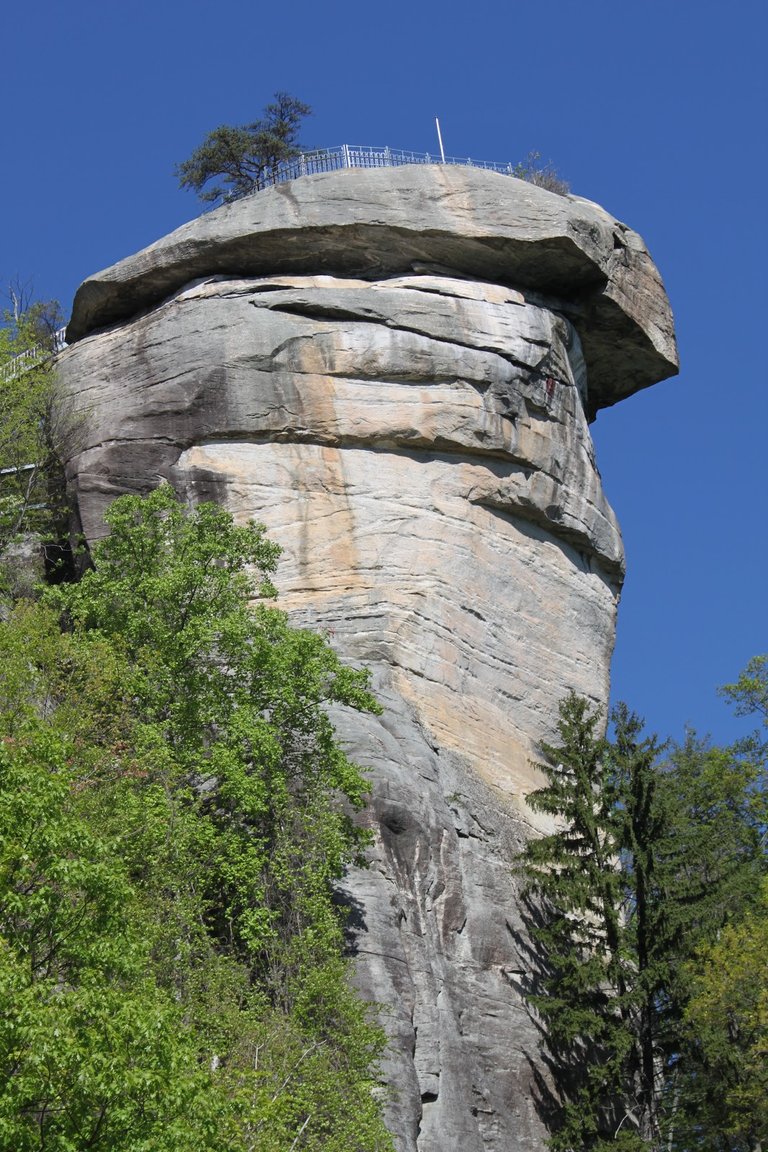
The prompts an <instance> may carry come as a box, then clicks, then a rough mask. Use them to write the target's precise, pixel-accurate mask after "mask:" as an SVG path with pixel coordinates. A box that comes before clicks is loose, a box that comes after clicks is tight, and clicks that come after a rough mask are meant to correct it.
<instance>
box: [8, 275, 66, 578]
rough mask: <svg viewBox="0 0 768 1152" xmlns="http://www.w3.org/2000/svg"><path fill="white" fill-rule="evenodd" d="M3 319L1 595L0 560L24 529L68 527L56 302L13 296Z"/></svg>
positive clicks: (48, 535)
mask: <svg viewBox="0 0 768 1152" xmlns="http://www.w3.org/2000/svg"><path fill="white" fill-rule="evenodd" d="M14 305H15V307H14V310H13V311H12V312H9V313H6V316H5V323H4V324H3V325H2V326H0V401H2V412H3V418H2V422H1V423H0V594H2V593H3V592H5V593H6V595H7V593H8V591H9V590H10V589H11V587H12V580H11V579H10V574H9V572H8V571H7V569H6V568H5V567H4V566H3V564H2V560H3V557H4V556H5V555H6V553H7V551H8V548H9V546H10V545H11V544H12V543H13V542H14V541H16V540H18V539H19V537H20V536H22V535H23V534H24V533H29V532H33V533H36V534H39V535H40V536H41V537H42V538H43V540H48V539H52V538H53V537H57V536H59V535H60V533H61V532H62V531H63V529H64V519H65V514H66V508H65V503H66V501H65V483H64V469H63V464H62V462H61V459H60V456H59V453H58V450H57V447H56V442H57V440H58V439H60V437H59V433H60V431H61V428H60V425H61V420H60V419H59V418H57V417H56V414H55V406H54V403H53V401H54V391H55V376H54V368H53V362H54V353H55V347H56V345H55V342H56V331H57V329H58V327H60V325H61V313H60V309H59V306H58V304H57V303H56V302H55V301H49V302H47V303H42V302H39V303H29V302H27V301H26V300H25V299H24V298H21V297H19V296H14Z"/></svg>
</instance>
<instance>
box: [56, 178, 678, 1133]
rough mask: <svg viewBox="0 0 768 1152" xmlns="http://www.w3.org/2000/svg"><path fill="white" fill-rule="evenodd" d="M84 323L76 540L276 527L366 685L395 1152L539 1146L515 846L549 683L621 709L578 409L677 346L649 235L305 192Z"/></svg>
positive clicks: (322, 620)
mask: <svg viewBox="0 0 768 1152" xmlns="http://www.w3.org/2000/svg"><path fill="white" fill-rule="evenodd" d="M69 336H70V339H71V340H73V343H72V345H71V347H70V348H68V349H67V351H66V352H65V353H64V354H63V356H62V357H61V360H60V375H61V381H62V386H63V388H64V391H65V394H66V395H67V397H68V400H67V404H68V406H69V408H70V409H71V412H72V413H73V416H74V418H73V419H71V420H70V422H69V426H70V428H71V429H72V430H73V431H72V433H71V435H70V440H69V443H68V445H67V446H66V454H67V457H68V473H69V478H70V484H71V488H72V493H73V498H74V502H75V504H76V507H77V509H78V514H79V518H80V523H81V525H82V528H83V530H84V532H85V535H86V537H87V538H88V539H89V540H95V539H97V538H98V537H99V536H100V535H101V534H102V533H103V531H104V525H103V513H104V510H105V508H106V506H107V505H108V503H109V502H110V501H111V500H112V499H113V498H114V497H115V496H116V495H118V494H120V493H122V492H126V491H141V492H143V491H146V490H148V489H150V488H152V487H153V486H155V485H156V484H157V483H158V482H159V481H161V480H169V481H170V482H171V483H172V484H173V485H174V486H175V488H176V489H177V491H178V492H179V493H180V494H181V495H182V496H183V497H184V498H185V499H186V500H188V501H190V502H193V503H194V502H198V501H202V500H206V499H213V500H216V501H218V502H220V503H222V504H224V505H225V506H226V507H228V508H229V509H231V511H232V512H233V513H234V514H235V516H236V517H237V518H238V519H240V520H245V519H248V518H255V519H257V520H260V521H262V522H264V523H265V524H266V525H267V527H268V529H269V534H270V536H271V537H272V538H273V539H274V540H275V541H277V543H279V544H280V545H281V546H282V548H283V549H284V553H283V558H282V562H281V565H280V569H279V573H278V585H279V588H280V602H281V604H282V606H283V607H284V608H286V609H287V610H288V611H289V613H290V614H291V616H292V619H293V621H294V622H295V623H296V624H298V625H300V626H304V627H309V628H316V629H321V630H323V631H324V632H326V633H327V634H328V636H329V638H330V640H331V642H332V643H333V644H334V646H335V647H336V648H337V649H338V650H339V651H340V652H341V653H342V655H343V656H344V657H345V658H346V659H348V660H350V661H352V662H354V663H355V664H364V665H366V666H368V667H369V668H371V669H372V671H373V677H374V686H375V690H376V692H377V694H378V697H379V699H380V701H381V702H382V704H383V705H384V714H383V715H382V716H381V717H370V716H359V715H357V714H354V713H348V712H346V711H344V710H338V711H337V712H336V713H335V715H334V720H335V722H336V725H337V730H338V732H339V734H340V737H341V738H342V740H343V741H344V742H345V745H346V746H347V747H348V748H349V749H350V751H351V752H352V754H353V756H354V757H355V758H356V759H357V760H358V761H359V762H360V763H362V764H363V765H365V766H366V768H367V769H369V771H370V773H371V783H372V797H371V803H370V806H369V808H368V810H367V812H366V813H365V815H364V819H365V820H367V821H368V823H369V825H370V827H371V829H372V831H373V834H374V848H373V850H372V852H371V863H370V867H369V868H368V869H367V870H364V871H355V872H351V873H350V874H349V875H348V877H347V878H346V881H345V885H344V892H343V898H344V899H345V900H346V902H347V904H348V906H349V909H350V921H349V924H350V948H351V950H352V951H353V953H354V955H355V957H356V973H357V976H356V978H357V980H358V982H359V985H360V987H361V989H362V991H363V992H364V994H365V995H366V996H368V997H369V998H370V999H372V1000H375V1001H376V1002H378V1003H380V1004H382V1005H383V1006H384V1007H383V1022H384V1023H385V1025H386V1027H387V1029H388V1031H389V1034H390V1036H391V1046H390V1049H389V1052H388V1055H387V1059H386V1064H385V1072H386V1079H387V1083H388V1086H389V1087H390V1088H391V1089H392V1090H393V1092H394V1099H393V1103H392V1105H391V1107H390V1124H391V1127H392V1130H393V1132H394V1133H395V1135H396V1139H397V1146H398V1150H399V1152H438V1150H442V1149H446V1148H457V1149H459V1148H460V1149H462V1152H492V1150H493V1152H501V1150H504V1152H518V1150H520V1152H522V1150H523V1149H525V1150H533V1149H536V1150H539V1149H543V1148H544V1142H545V1139H546V1101H545V1100H544V1099H542V1097H541V1093H542V1091H544V1092H545V1090H544V1089H543V1087H542V1084H543V1081H542V1071H543V1069H544V1062H543V1058H542V1052H541V1048H540V1034H539V1030H538V1028H537V1026H536V1023H535V1021H534V1020H533V1019H532V1018H531V1015H530V1013H529V1011H528V1009H527V1006H526V1002H525V999H524V996H523V994H522V989H523V988H524V985H525V981H526V977H527V975H528V974H529V973H530V969H531V963H532V958H531V952H530V947H529V944H528V943H527V941H526V938H525V932H524V927H523V924H522V919H521V910H520V905H519V893H518V890H517V881H516V879H515V877H514V874H513V868H512V863H513V860H514V856H515V853H516V851H518V849H519V847H520V846H521V845H522V843H523V842H524V841H525V839H526V837H528V836H530V835H531V834H535V830H536V829H535V821H534V819H533V817H532V814H531V811H530V810H529V809H528V808H527V806H526V804H525V796H526V794H527V792H529V791H530V790H531V788H533V787H535V786H536V784H537V782H538V780H539V777H538V774H537V770H536V768H535V767H533V766H532V765H533V763H534V762H535V759H536V749H537V746H538V744H539V742H540V741H541V740H542V739H549V738H551V737H552V736H553V734H554V726H555V724H556V721H557V710H558V704H559V702H560V700H561V699H562V698H563V697H564V696H565V695H566V694H567V693H568V692H569V691H570V690H575V691H577V692H579V693H581V694H584V695H586V696H587V697H588V698H589V699H590V700H592V701H594V702H595V703H596V704H598V705H604V704H605V703H606V700H607V695H608V672H609V663H610V656H611V651H612V647H613V639H614V624H615V612H616V606H617V602H618V596H619V591H620V587H621V581H622V576H623V553H622V545H621V537H620V533H619V529H618V526H617V524H616V520H615V517H614V515H613V512H612V511H611V508H610V506H609V505H608V503H607V501H606V499H605V496H604V494H603V491H602V486H601V483H600V477H599V473H598V471H597V467H596V464H595V459H594V451H593V446H592V441H591V437H590V433H589V427H588V421H589V418H590V416H591V415H592V414H593V413H594V411H595V410H596V409H597V408H598V407H600V406H601V405H603V404H609V403H613V402H614V401H615V400H617V399H619V398H621V397H622V396H624V395H627V394H628V393H629V392H631V391H633V390H635V389H637V388H640V387H644V386H646V385H648V384H651V383H653V382H654V381H655V380H658V379H659V378H660V377H662V376H664V375H666V374H669V373H670V372H672V371H673V370H674V366H675V363H676V360H675V350H674V338H673V335H672V324H671V317H670V313H669V308H668V304H667V301H666V296H665V295H664V292H663V288H662V287H661V284H660V281H659V278H658V274H657V272H656V270H655V268H654V266H653V264H652V263H651V261H650V258H649V257H648V255H647V253H646V251H645V249H644V247H643V246H642V243H641V241H640V240H639V239H638V238H637V237H636V236H635V235H634V234H633V233H630V232H629V231H628V230H627V229H625V228H624V226H623V225H618V224H617V223H616V222H615V221H612V220H611V218H610V217H609V216H607V215H606V214H605V213H604V212H603V211H602V210H601V209H599V208H598V207H596V206H595V205H591V204H588V203H587V202H585V201H581V200H577V199H575V198H573V197H567V198H564V197H559V196H556V195H554V194H552V193H548V192H545V191H543V190H541V189H538V188H534V187H532V186H530V185H527V184H524V183H522V182H520V181H516V180H514V179H513V178H511V177H505V176H499V175H496V174H493V173H486V172H482V171H480V170H477V169H458V168H456V169H454V168H449V167H446V168H443V167H439V166H433V167H429V168H428V167H424V168H408V169H393V170H385V171H372V172H367V171H366V172H356V171H347V172H341V173H335V174H332V175H328V176H314V177H306V178H303V179H300V180H297V181H295V182H293V183H291V184H287V185H283V186H280V187H278V188H275V189H271V190H269V191H266V192H262V193H258V194H256V195H254V196H252V197H250V198H248V199H247V200H243V201H240V202H238V203H236V204H233V205H229V206H227V207H225V208H222V209H219V210H217V211H216V212H211V213H209V214H207V215H205V216H203V217H201V218H200V220H198V221H194V222H193V223H192V224H189V225H187V226H185V227H184V228H182V229H179V230H178V231H177V232H175V233H173V234H172V235H171V236H169V237H166V238H165V239H164V240H161V241H159V242H158V243H157V244H155V245H153V246H152V247H151V248H149V249H146V250H145V251H144V252H142V253H139V254H138V255H137V256H134V257H131V258H129V259H128V260H126V261H123V262H122V263H121V264H118V265H116V266H115V267H114V268H112V269H108V270H107V271H106V272H103V273H101V274H99V275H98V276H96V277H94V278H92V279H91V280H89V281H87V282H86V284H85V285H84V286H83V287H82V288H81V289H80V292H79V293H78V296H77V300H76V304H75V311H74V314H73V319H72V322H71V324H70V329H69ZM544 1079H546V1077H545V1078H544ZM545 1094H546V1093H545Z"/></svg>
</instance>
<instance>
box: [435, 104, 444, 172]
mask: <svg viewBox="0 0 768 1152" xmlns="http://www.w3.org/2000/svg"><path fill="white" fill-rule="evenodd" d="M435 127H436V128H437V142H438V144H439V145H440V162H441V163H442V164H445V149H444V148H443V137H442V135H441V133H440V121H439V120H438V118H437V116H435Z"/></svg>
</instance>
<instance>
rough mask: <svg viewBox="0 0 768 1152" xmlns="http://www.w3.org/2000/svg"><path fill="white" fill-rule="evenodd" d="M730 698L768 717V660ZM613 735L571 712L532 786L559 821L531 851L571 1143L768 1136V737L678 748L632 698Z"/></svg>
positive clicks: (577, 706) (526, 865) (544, 1012)
mask: <svg viewBox="0 0 768 1152" xmlns="http://www.w3.org/2000/svg"><path fill="white" fill-rule="evenodd" d="M726 693H727V694H728V695H729V696H730V698H731V699H732V701H733V702H734V703H735V704H736V706H737V708H738V710H739V711H741V712H742V713H749V712H753V711H758V712H762V713H763V714H765V712H766V702H768V660H766V658H758V659H756V660H755V661H753V662H752V663H751V664H750V666H749V667H748V668H747V670H746V671H745V673H744V675H743V676H742V677H741V678H740V680H739V681H738V683H737V684H735V685H732V686H730V687H729V688H728V689H726ZM612 719H613V729H614V732H613V737H612V738H609V737H606V736H604V735H603V725H602V723H601V720H600V717H599V715H598V714H597V713H596V712H595V711H594V710H592V709H590V707H589V705H588V704H587V703H586V701H584V700H581V699H578V698H577V697H573V696H572V697H570V698H568V699H567V700H566V701H565V702H564V704H563V705H562V708H561V714H560V723H559V736H560V740H559V743H558V744H556V745H551V746H550V745H545V746H544V747H543V749H542V752H543V756H544V761H543V763H542V764H541V766H540V767H541V768H542V770H543V772H544V774H545V776H546V778H547V784H546V786H545V787H544V788H542V789H540V790H539V791H537V792H535V793H533V795H532V796H531V797H530V798H529V800H530V803H531V805H532V806H533V807H534V808H535V809H537V810H538V811H540V812H544V813H547V814H549V815H551V816H553V817H555V818H556V819H557V820H558V821H559V824H558V829H557V830H556V831H553V832H552V833H550V834H549V835H546V836H543V837H542V838H541V839H538V840H535V841H533V842H532V843H530V844H529V846H528V847H527V849H526V850H525V852H524V854H523V855H522V857H521V863H520V866H521V870H522V872H523V873H524V875H525V877H526V878H527V884H528V898H529V911H530V919H531V931H532V933H533V936H534V938H535V940H536V942H537V945H538V963H539V968H538V972H537V974H536V977H535V979H534V981H533V984H532V987H531V989H530V1001H531V1003H532V1005H533V1006H534V1007H535V1009H536V1011H537V1013H538V1015H539V1017H540V1019H541V1021H542V1026H543V1029H544V1033H545V1036H546V1040H547V1044H548V1047H549V1052H550V1056H551V1063H552V1069H553V1074H554V1078H555V1082H556V1085H557V1099H556V1100H550V1101H549V1104H550V1107H551V1108H552V1110H553V1111H554V1122H553V1128H554V1133H555V1134H554V1135H553V1137H552V1141H551V1147H552V1148H553V1150H554V1152H570V1150H573V1152H576V1150H579V1152H581V1150H582V1149H594V1150H604V1149H607V1148H608V1147H620V1148H623V1149H625V1150H627V1152H635V1150H638V1152H639V1150H641V1149H654V1150H656V1149H659V1150H660V1149H662V1148H663V1149H665V1150H669V1152H675V1150H677V1152H692V1150H694V1149H701V1150H706V1152H754V1150H756V1149H758V1148H760V1147H761V1142H763V1141H766V1140H768V1110H766V1103H765V1101H766V1088H768V1076H767V1074H766V1055H768V948H766V947H765V944H766V941H768V936H767V935H766V933H768V906H767V904H766V886H765V885H766V873H767V872H768V867H767V865H768V853H767V852H766V829H767V828H768V793H767V792H766V780H765V771H766V762H767V760H766V744H765V741H764V739H763V737H762V735H761V734H760V733H756V734H755V735H754V736H753V737H751V738H750V739H749V740H745V741H743V742H742V743H741V744H739V745H737V746H735V747H731V748H716V747H712V746H710V745H709V744H708V743H707V742H705V741H700V740H698V739H697V738H696V737H695V735H694V734H692V733H690V734H689V735H688V736H687V738H686V741H685V743H684V744H683V745H681V746H677V747H673V748H671V749H670V748H666V749H662V748H661V747H660V746H659V744H658V742H657V741H656V739H655V738H654V737H650V738H648V737H644V736H643V734H642V725H641V723H640V721H639V720H638V719H637V717H636V716H634V715H632V714H631V713H630V712H629V711H628V710H627V709H626V708H625V707H619V708H618V709H616V711H615V712H614V714H613V717H612Z"/></svg>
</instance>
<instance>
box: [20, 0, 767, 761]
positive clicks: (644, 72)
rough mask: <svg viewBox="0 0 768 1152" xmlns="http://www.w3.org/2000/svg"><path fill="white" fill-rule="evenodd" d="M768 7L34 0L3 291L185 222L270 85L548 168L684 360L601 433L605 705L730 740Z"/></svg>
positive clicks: (327, 109) (745, 601) (324, 119)
mask: <svg viewBox="0 0 768 1152" xmlns="http://www.w3.org/2000/svg"><path fill="white" fill-rule="evenodd" d="M767 35H768V7H766V5H765V3H764V0H729V2H728V3H725V2H722V3H720V2H713V0H664V2H661V0H493V2H490V0H473V2H472V3H469V2H465V3H463V4H459V5H451V4H449V3H447V2H446V0H440V2H438V0H409V2H407V3H405V2H403V0H389V2H388V3H386V4H381V5H376V4H368V3H365V2H364V0H355V2H350V0H338V2H334V0H325V2H324V3H322V4H320V3H317V0H312V2H309V0H291V2H290V3H268V2H265V0H261V2H259V0H219V2H218V3H217V4H216V5H213V4H210V3H202V2H201V0H183V2H182V0H153V2H152V3H147V2H146V0H134V2H133V3H131V4H117V3H112V2H110V0H67V2H66V3H58V2H55V0H38V2H37V3H35V4H31V5H28V6H22V5H21V4H13V5H8V6H6V10H5V11H4V13H3V19H2V38H3V53H2V55H3V71H2V79H3V83H2V96H3V109H4V115H3V145H2V157H3V159H2V167H1V169H0V174H1V176H2V178H1V179H0V220H2V227H1V229H0V282H2V281H5V282H7V280H8V279H9V278H11V277H12V276H14V275H16V274H19V275H21V276H22V278H33V279H34V284H35V288H36V291H37V294H38V295H39V296H45V297H58V298H59V299H60V300H61V301H62V303H63V304H64V307H65V309H68V308H69V306H70V304H71V300H72V296H73V294H74V291H75V289H76V287H77V285H78V284H79V283H80V281H81V280H83V279H84V278H85V277H86V276H88V275H89V274H90V273H92V272H94V271H96V270H98V269H100V268H103V267H105V266H107V265H109V264H112V263H114V262H115V261H116V260H119V259H121V258H122V257H124V256H127V255H129V254H130V253H132V252H134V251H136V250H137V249H139V248H141V247H144V246H145V245H146V244H149V243H150V242H152V241H153V240H155V239H157V238H158V237H160V236H162V235H164V234H165V233H166V232H168V231H170V230H171V229H173V228H175V227H177V226H178V225H179V224H181V223H183V222H184V221H186V220H188V219H190V218H192V217H193V216H195V215H197V211H198V208H197V201H196V199H195V198H194V196H193V195H192V194H191V193H186V192H181V191H179V190H178V188H177V187H176V184H175V180H174V177H173V174H172V172H173V165H174V163H175V162H177V161H180V160H183V159H185V158H186V157H187V156H188V155H189V153H190V152H191V151H192V149H193V148H194V147H195V146H196V145H197V144H198V143H199V142H200V141H201V139H202V138H203V136H204V135H205V134H206V133H207V132H208V131H210V130H211V129H212V128H214V127H216V126H217V125H218V124H221V123H244V122H247V121H249V120H251V119H254V118H255V117H257V116H258V115H259V114H260V112H261V110H262V108H263V106H264V104H265V103H266V102H267V101H268V100H269V99H270V98H271V96H272V94H273V93H274V92H275V91H276V90H277V89H283V90H287V91H289V92H291V93H292V94H293V95H295V96H298V97H299V98H301V99H303V100H305V101H306V102H308V103H309V104H311V105H312V107H313V109H314V115H313V116H312V118H311V120H310V121H309V122H308V124H307V129H306V133H305V141H306V142H307V143H308V144H309V145H315V146H325V145H332V144H339V143H361V144H388V145H390V146H391V147H400V148H412V149H415V150H419V151H427V150H430V151H431V150H435V149H436V140H435V135H434V117H435V115H436V114H437V115H439V116H440V121H441V125H442V129H443V136H444V139H445V144H446V150H447V151H448V152H449V153H451V154H453V155H457V156H472V157H475V158H479V159H486V160H498V161H507V160H512V161H516V160H518V159H520V158H522V157H523V156H525V155H526V153H528V152H529V151H530V150H531V149H536V150H538V151H540V152H541V153H542V155H543V157H544V158H545V159H550V158H551V159H552V160H554V161H555V163H556V165H557V167H558V169H559V171H560V172H561V174H562V175H564V176H565V177H566V178H567V179H569V180H570V183H571V186H572V188H573V190H574V191H575V192H578V193H579V194H580V195H583V196H587V197H589V198H591V199H594V200H597V201H599V202H600V203H601V204H602V205H603V206H604V207H605V208H607V209H608V210H609V211H611V212H612V213H614V214H615V215H616V216H617V217H618V218H619V219H621V220H624V221H626V223H628V224H629V225H630V226H631V227H633V228H635V229H636V230H637V231H638V232H640V234H641V235H642V236H643V237H644V238H645V240H646V242H647V244H648V245H649V247H650V250H651V253H652V255H653V256H654V258H655V260H656V262H657V264H658V265H659V268H660V269H661V272H662V275H663V277H664V280H665V283H666V285H667V289H668V291H669V295H670V297H671V300H672V305H673V308H674V311H675V316H676V322H677V333H678V339H679V344H680V353H681V359H682V372H681V375H680V376H679V377H678V378H677V379H675V380H672V381H667V382H665V383H663V384H660V385H657V386H656V387H655V388H653V389H650V390H648V391H646V392H644V393H642V394H640V395H638V396H635V397H633V398H632V399H630V400H628V401H626V402H624V403H623V404H620V405H618V406H617V407H616V408H614V409H611V410H609V411H607V412H603V413H602V414H601V415H600V416H599V417H598V420H597V423H596V424H595V426H594V435H595V440H596V443H597V449H598V459H599V463H600V467H601V471H602V473H603V478H604V482H605V487H606V489H607V493H608V497H609V499H610V500H611V502H612V503H613V505H614V507H615V509H616V511H617V513H618V516H619V519H620V521H621V524H622V527H623V531H624V537H625V543H626V549H627V556H628V565H629V568H628V577H627V582H626V588H625V592H624V596H623V600H622V604H621V608H620V620H619V637H618V644H617V650H616V657H615V662H614V697H615V698H616V699H626V700H627V702H628V703H629V704H630V705H631V706H632V707H633V708H635V709H636V710H637V711H639V712H640V713H641V714H643V715H644V716H645V717H646V719H647V721H648V723H649V725H650V726H652V727H654V728H656V729H658V730H659V731H660V732H661V733H663V734H672V735H674V736H678V737H679V736H681V735H682V731H683V727H684V725H685V724H686V723H690V724H693V725H694V726H695V727H697V728H698V729H700V730H701V731H702V732H703V731H710V732H711V733H712V735H713V737H714V738H716V739H718V740H726V739H730V738H732V737H734V736H735V735H736V734H737V733H739V732H742V731H744V730H745V728H744V723H743V722H737V721H734V720H733V719H732V718H731V716H730V713H729V711H728V709H727V707H726V706H725V705H724V704H723V703H722V702H720V701H719V699H718V698H717V696H716V692H715V689H716V687H717V685H718V684H721V683H723V682H724V681H727V680H729V679H733V678H735V676H736V675H737V673H738V671H739V669H740V668H741V667H742V666H743V665H744V664H745V663H746V661H747V659H748V658H749V657H750V656H752V655H754V654H756V653H758V652H763V651H766V650H768V635H767V634H766V632H767V629H766V575H765V573H766V567H767V561H768V556H767V555H766V552H767V550H768V545H767V543H766V535H767V534H766V524H767V523H768V518H767V517H766V449H765V445H766V429H767V428H768V380H767V379H766V367H765V364H766V358H765V355H764V350H763V342H764V337H763V332H764V330H765V329H764V325H765V318H764V312H765V289H764V282H765V276H766V270H767V269H768V251H767V250H766V249H767V247H768V245H767V242H766V221H765V216H766V207H765V205H766V177H767V176H768V171H767V169H768V163H767V155H766V111H767V101H766V63H765V44H766V36H767Z"/></svg>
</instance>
